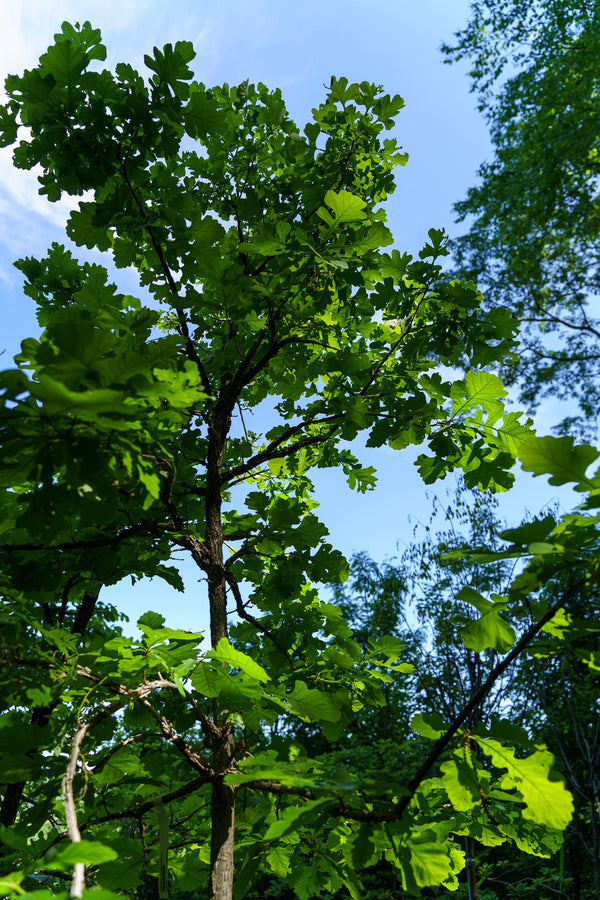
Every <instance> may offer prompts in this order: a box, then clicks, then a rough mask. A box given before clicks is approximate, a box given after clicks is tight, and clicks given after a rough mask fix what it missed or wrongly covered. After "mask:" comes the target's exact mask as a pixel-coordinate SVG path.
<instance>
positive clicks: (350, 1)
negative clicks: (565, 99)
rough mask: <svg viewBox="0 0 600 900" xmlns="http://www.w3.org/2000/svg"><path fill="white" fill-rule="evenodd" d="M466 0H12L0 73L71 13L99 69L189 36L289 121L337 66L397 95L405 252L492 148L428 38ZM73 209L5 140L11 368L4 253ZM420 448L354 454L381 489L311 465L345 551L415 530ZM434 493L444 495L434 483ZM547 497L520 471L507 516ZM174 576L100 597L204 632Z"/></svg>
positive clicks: (396, 229) (136, 59)
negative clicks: (278, 92)
mask: <svg viewBox="0 0 600 900" xmlns="http://www.w3.org/2000/svg"><path fill="white" fill-rule="evenodd" d="M468 6H469V4H468V2H467V0H450V2H449V0H420V2H418V3H415V2H414V0H371V2H369V3H365V2H359V0H344V2H341V0H320V2H316V0H304V2H298V0H252V2H251V3H249V2H247V0H211V2H207V0H185V2H182V0H171V2H170V3H169V4H166V3H164V2H163V0H161V2H157V0H102V2H97V0H53V2H51V3H50V2H48V0H10V2H6V3H3V4H1V7H2V8H1V10H0V76H1V82H2V83H3V81H4V77H5V76H6V74H9V73H19V72H21V71H22V70H23V69H24V68H31V67H33V66H34V65H35V64H36V63H37V60H38V57H39V55H40V54H41V53H43V52H44V50H45V49H46V47H47V46H48V44H49V43H50V42H51V39H52V34H53V33H54V32H55V31H57V30H58V29H59V27H60V23H61V22H62V21H63V20H65V19H67V20H69V21H72V22H74V21H85V20H90V21H91V22H92V24H93V25H94V26H95V27H99V28H101V30H102V34H103V38H104V41H105V43H106V44H107V47H108V59H107V62H106V65H107V66H109V67H112V66H114V64H115V63H117V62H119V61H128V62H132V63H133V64H134V65H137V66H138V67H140V68H141V69H143V56H144V53H146V52H148V51H150V50H151V49H152V47H153V46H154V45H157V46H159V47H162V45H163V44H164V43H167V42H172V43H174V42H175V41H177V40H190V41H192V43H193V44H194V47H195V48H196V51H197V57H196V59H195V60H194V62H193V64H192V65H193V67H194V70H195V74H196V77H197V79H198V80H200V81H203V82H204V83H205V84H207V85H211V84H219V83H223V82H225V81H227V82H229V83H230V84H232V83H237V82H239V81H242V80H244V79H246V78H249V79H250V80H251V81H263V82H265V83H266V84H267V85H268V86H270V87H280V88H281V89H282V91H283V94H284V98H285V100H286V102H287V105H288V108H289V109H290V111H291V113H292V115H293V116H294V117H295V118H296V120H297V121H298V122H299V124H300V125H303V124H304V123H305V121H306V120H307V119H308V118H309V116H310V110H311V108H312V107H313V106H315V105H317V104H318V103H319V102H320V101H321V99H322V97H323V95H324V87H323V85H324V84H326V83H328V82H329V78H330V76H331V75H332V74H333V75H337V76H342V75H344V76H346V77H347V78H348V79H349V80H350V81H363V80H368V81H374V82H377V83H379V84H382V85H383V86H384V87H385V89H386V91H387V92H389V93H398V94H400V95H401V96H402V97H403V98H404V100H405V103H406V106H405V109H404V110H402V112H401V113H400V116H399V118H398V126H397V129H396V132H395V134H396V136H397V137H398V140H399V142H400V143H401V144H402V145H403V147H404V149H405V150H407V151H408V153H409V162H408V164H407V166H406V167H405V168H404V169H402V170H400V172H399V173H398V187H397V190H396V193H395V194H394V195H393V196H392V198H391V199H390V201H389V204H388V223H389V225H390V227H391V229H392V232H393V233H394V236H395V241H396V246H397V247H398V248H399V249H400V250H409V251H410V252H413V253H416V252H417V251H418V250H419V249H420V247H421V246H422V244H423V243H424V241H425V238H426V235H427V230H428V229H429V228H431V227H436V228H440V227H444V228H446V230H447V231H449V232H450V233H452V232H453V231H454V230H455V229H454V228H453V216H452V204H453V202H455V201H456V200H459V199H461V198H462V196H463V195H464V193H465V191H466V190H467V188H468V187H469V186H470V185H471V184H473V183H474V181H475V175H476V170H477V167H478V165H479V164H480V163H481V162H482V161H483V160H484V158H485V157H486V156H487V155H489V153H490V145H489V141H488V137H487V131H486V128H485V125H484V123H483V121H482V120H481V118H480V116H479V115H478V114H477V113H476V111H475V99H474V97H473V96H472V95H471V94H470V93H469V91H468V80H467V77H466V68H465V66H448V65H445V64H444V63H443V59H442V56H441V54H440V53H439V49H438V48H439V46H440V44H441V43H442V41H443V40H447V39H450V38H451V36H452V34H453V32H454V31H456V30H457V29H458V28H460V27H461V26H462V25H463V24H464V23H465V21H466V17H467V13H468ZM69 209H70V207H69V205H68V204H67V203H66V202H61V203H58V204H48V203H47V202H46V201H45V200H43V199H42V198H39V197H38V195H37V188H36V182H35V175H32V174H31V173H24V172H21V171H16V170H14V169H12V167H11V162H10V152H8V151H0V304H1V305H2V321H3V324H4V327H3V333H2V335H1V336H0V350H2V349H5V353H4V355H3V357H2V358H1V359H0V367H2V368H8V367H9V366H10V364H11V358H12V355H13V354H14V353H15V352H17V351H18V349H19V343H20V341H21V340H22V339H23V338H24V337H27V336H28V335H32V334H35V333H37V326H36V323H35V317H34V311H33V305H32V303H31V302H30V301H29V299H28V298H26V297H24V296H23V294H22V290H21V278H20V273H18V272H17V271H16V270H15V269H13V268H12V261H13V260H14V259H15V258H18V257H19V256H24V255H33V256H40V255H42V254H44V253H45V251H46V249H47V247H48V245H49V244H50V242H51V241H53V240H58V241H61V242H63V243H68V241H67V239H66V237H65V236H64V234H63V231H62V229H63V226H64V221H65V219H66V216H67V215H68V212H69ZM78 252H79V251H78ZM128 290H129V291H131V285H130V286H128ZM557 418H558V413H557V412H556V411H555V410H554V409H553V407H552V404H546V405H545V406H544V407H543V408H542V410H541V411H540V415H539V416H538V420H537V423H538V428H539V430H540V431H541V432H548V431H549V430H550V428H551V426H552V424H553V422H554V421H556V420H557ZM417 453H418V451H416V452H415V453H412V454H411V453H408V454H407V453H406V452H405V453H402V454H399V453H395V452H392V451H388V450H386V449H383V450H377V451H370V452H369V453H365V454H364V459H365V462H366V464H368V465H375V466H376V467H377V469H378V470H379V472H380V483H379V487H378V488H377V489H376V490H375V491H373V492H371V493H369V494H367V495H356V494H352V493H350V491H349V490H348V488H347V487H346V486H345V484H344V482H343V479H342V478H341V476H338V474H337V473H335V472H327V473H325V474H323V475H320V477H319V479H318V490H319V493H318V497H319V499H320V501H321V509H320V515H321V518H322V519H323V521H324V522H325V524H326V525H327V526H328V527H329V529H330V532H331V540H332V542H333V544H334V545H335V546H337V547H339V548H340V549H341V550H342V551H343V552H345V553H347V554H350V553H351V552H352V551H353V550H362V549H366V550H367V551H368V552H369V553H371V554H372V555H373V556H374V557H375V558H376V559H383V558H384V557H385V556H391V555H394V553H395V552H396V546H397V543H398V542H400V544H401V545H402V544H405V543H406V542H408V541H409V540H410V535H411V531H412V526H413V524H414V521H415V520H420V521H426V520H427V518H428V515H429V509H430V501H429V499H428V496H427V491H426V490H425V488H424V486H423V485H422V484H421V482H420V480H419V477H418V474H417V472H416V470H415V469H414V467H413V466H412V460H413V459H414V457H415V456H416V455H417ZM436 491H437V492H438V493H441V494H443V493H444V491H445V486H444V485H443V484H442V485H440V486H439V487H436ZM555 497H557V498H558V497H560V498H561V499H562V502H563V504H564V505H565V506H570V505H571V499H570V495H569V494H568V493H566V492H563V494H562V495H559V494H557V492H556V489H551V488H549V487H548V486H547V485H545V484H543V483H542V482H541V481H540V479H537V480H533V479H530V478H527V477H525V476H524V475H521V476H520V477H519V481H518V489H517V490H514V491H512V492H510V494H509V495H507V497H506V499H505V501H504V502H503V512H504V514H505V515H506V517H507V518H508V519H509V520H510V521H511V522H513V523H516V522H517V521H518V520H519V519H520V517H521V515H522V514H523V512H524V510H525V508H527V509H529V510H530V511H537V510H538V509H539V508H540V507H541V506H542V505H543V504H544V503H546V502H549V501H551V500H552V499H553V498H555ZM184 576H185V580H186V594H185V595H184V596H180V595H177V594H175V593H174V592H173V591H172V590H171V589H170V588H169V587H167V586H166V585H164V584H163V582H161V581H160V580H158V579H155V580H154V581H152V582H150V583H140V584H138V585H136V586H135V587H134V588H129V587H127V586H125V585H123V586H119V587H117V588H115V589H112V591H111V592H110V593H107V595H106V596H107V599H108V597H109V596H110V597H111V598H112V599H113V602H117V603H118V605H119V607H120V608H122V609H123V610H124V611H125V612H126V613H127V614H128V615H130V616H131V618H132V619H133V620H135V618H136V617H137V616H138V615H139V614H141V612H143V611H144V610H146V609H148V608H152V609H156V610H157V611H161V612H164V611H165V610H168V612H169V616H168V621H169V624H172V625H173V627H188V628H194V629H196V628H202V627H205V624H206V621H207V620H206V616H205V611H204V606H205V604H204V602H203V598H204V591H203V589H202V586H201V585H200V586H199V585H198V584H197V578H198V575H197V573H196V571H194V570H192V569H191V568H190V567H188V566H186V567H185V571H184Z"/></svg>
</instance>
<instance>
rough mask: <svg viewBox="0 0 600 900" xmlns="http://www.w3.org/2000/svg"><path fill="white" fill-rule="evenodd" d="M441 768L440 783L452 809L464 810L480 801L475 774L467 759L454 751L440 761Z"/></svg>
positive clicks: (471, 807)
mask: <svg viewBox="0 0 600 900" xmlns="http://www.w3.org/2000/svg"><path fill="white" fill-rule="evenodd" d="M441 770H442V783H443V785H444V788H445V789H446V791H447V793H448V797H449V799H450V803H451V804H452V806H453V807H454V809H456V810H457V811H458V812H466V811H467V810H470V809H473V807H474V806H476V805H477V804H478V803H480V802H481V795H480V791H479V782H478V781H477V774H476V772H475V771H474V769H473V767H472V766H471V765H469V763H468V761H467V759H465V758H464V757H463V756H461V755H459V754H457V753H454V754H453V755H452V758H451V759H449V760H447V761H446V762H444V763H442V765H441Z"/></svg>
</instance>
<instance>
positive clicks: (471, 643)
mask: <svg viewBox="0 0 600 900" xmlns="http://www.w3.org/2000/svg"><path fill="white" fill-rule="evenodd" d="M456 596H457V597H458V599H460V600H466V601H467V602H468V603H472V604H473V606H475V607H476V608H477V609H478V610H479V611H480V612H482V613H483V615H482V616H481V618H479V619H473V620H472V621H470V622H468V623H467V624H466V625H465V626H464V628H463V634H462V638H463V643H464V645H465V647H467V648H468V649H469V650H475V652H476V653H480V652H481V651H482V650H486V649H488V647H492V648H493V649H494V650H497V651H498V652H499V653H507V652H508V651H509V650H510V648H511V647H512V645H513V644H514V642H515V640H516V634H515V630H514V628H513V627H512V625H510V624H509V623H508V622H506V621H505V620H504V619H503V618H502V616H501V612H502V610H504V609H505V608H506V604H505V603H504V602H502V601H500V602H498V603H496V604H494V603H493V602H492V601H491V600H486V599H485V598H484V597H482V596H481V594H479V593H478V592H477V591H475V590H473V588H470V587H464V588H462V589H461V590H460V591H459V592H458V594H457V595H456Z"/></svg>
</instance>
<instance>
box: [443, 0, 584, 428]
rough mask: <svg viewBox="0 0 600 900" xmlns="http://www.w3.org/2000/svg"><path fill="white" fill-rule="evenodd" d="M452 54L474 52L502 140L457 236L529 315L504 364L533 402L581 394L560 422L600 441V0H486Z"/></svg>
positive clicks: (456, 248)
mask: <svg viewBox="0 0 600 900" xmlns="http://www.w3.org/2000/svg"><path fill="white" fill-rule="evenodd" d="M443 50H444V53H445V54H446V57H447V61H449V62H450V61H454V60H462V59H465V60H468V61H469V63H470V65H471V70H470V73H469V75H470V78H471V86H472V87H471V89H472V90H473V91H474V92H475V93H476V94H477V96H478V105H479V109H480V111H481V113H482V115H483V116H484V118H485V119H486V121H487V122H488V124H489V127H490V136H491V140H492V145H493V149H494V153H493V158H492V159H491V161H489V162H485V163H483V164H482V166H481V167H480V169H479V173H478V175H479V181H478V184H477V185H476V186H475V187H473V188H471V190H470V191H469V192H468V194H467V197H466V198H465V199H464V200H462V201H460V202H459V203H457V204H456V206H455V209H456V212H457V213H458V217H459V221H465V220H467V221H468V222H469V230H468V232H467V233H466V234H464V235H463V236H461V237H459V238H457V239H456V240H455V241H454V242H453V252H454V258H455V262H456V267H457V270H458V271H459V272H460V273H462V274H463V275H467V276H468V277H472V278H474V279H475V280H476V281H477V282H478V284H479V285H480V287H481V289H482V290H483V292H484V295H485V297H486V303H487V304H489V306H494V305H502V306H505V307H506V308H507V309H510V310H511V311H512V312H514V314H515V315H516V316H517V318H518V320H519V323H520V335H521V341H522V352H520V353H519V354H518V355H517V356H514V357H511V358H509V359H507V360H506V361H505V362H504V364H503V365H502V374H503V377H504V379H505V380H506V381H507V383H510V384H513V383H516V384H518V385H519V386H520V390H521V397H522V399H523V400H524V401H526V402H527V404H528V406H529V408H530V409H534V408H535V407H536V406H537V404H538V403H539V401H540V399H541V398H543V397H545V396H549V395H550V396H554V397H557V398H559V399H563V400H568V401H573V400H575V401H576V402H577V404H578V406H579V412H578V414H576V415H573V414H572V413H571V412H570V411H569V415H568V417H567V418H566V419H564V421H563V423H562V426H561V428H562V429H563V430H564V429H567V430H568V431H573V432H574V433H577V434H579V435H584V436H592V437H593V438H594V439H595V438H596V436H597V432H596V426H597V414H598V408H599V406H600V394H599V391H600V380H599V378H598V374H599V359H600V351H599V344H598V339H599V337H600V321H599V319H598V316H597V304H598V293H599V286H600V280H599V279H600V268H599V262H600V249H599V248H600V244H599V235H600V232H599V222H600V218H599V216H598V202H599V201H598V174H599V168H598V166H599V163H598V160H599V159H600V157H599V155H598V154H599V150H600V118H599V116H600V113H599V111H598V90H599V76H598V71H599V66H598V62H599V59H600V7H599V5H598V3H597V2H595V0H590V2H584V3H575V2H569V0H567V2H565V0H534V2H532V3H527V4H524V3H520V2H517V0H481V2H480V0H476V2H473V3H472V5H471V15H470V19H469V22H468V24H467V26H466V27H465V28H464V29H463V30H462V31H459V32H458V33H457V34H456V40H455V43H454V44H453V45H452V46H448V45H446V46H444V47H443Z"/></svg>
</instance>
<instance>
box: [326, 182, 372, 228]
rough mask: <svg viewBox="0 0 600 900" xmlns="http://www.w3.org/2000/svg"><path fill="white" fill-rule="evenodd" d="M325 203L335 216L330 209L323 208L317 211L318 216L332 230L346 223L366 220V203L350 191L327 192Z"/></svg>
mask: <svg viewBox="0 0 600 900" xmlns="http://www.w3.org/2000/svg"><path fill="white" fill-rule="evenodd" d="M325 203H326V204H327V206H328V207H329V208H330V209H332V210H333V216H332V215H331V213H330V212H329V210H328V209H325V208H324V207H323V206H321V207H319V209H318V210H317V215H318V216H319V217H320V218H321V219H323V221H324V222H326V224H327V225H329V226H330V227H331V228H335V227H336V226H337V225H341V224H342V223H344V222H358V221H360V220H361V219H364V218H366V214H365V212H364V209H365V207H366V205H367V204H366V203H365V201H364V200H361V198H360V197H357V196H356V195H355V194H352V193H350V191H344V190H342V191H338V192H337V193H336V192H335V191H331V190H330V191H327V193H326V194H325Z"/></svg>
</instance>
